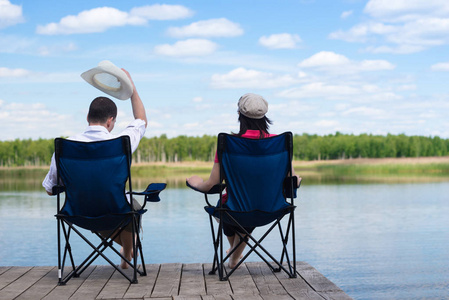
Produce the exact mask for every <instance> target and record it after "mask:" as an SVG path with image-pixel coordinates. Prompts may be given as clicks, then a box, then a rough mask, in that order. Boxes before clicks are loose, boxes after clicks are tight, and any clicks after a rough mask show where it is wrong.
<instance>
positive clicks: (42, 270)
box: [0, 267, 52, 299]
mask: <svg viewBox="0 0 449 300" xmlns="http://www.w3.org/2000/svg"><path fill="white" fill-rule="evenodd" d="M51 269H52V267H34V268H32V269H31V270H29V271H28V272H26V273H25V274H23V276H20V277H19V278H18V279H17V280H15V281H14V282H12V283H11V284H9V285H8V286H6V287H5V288H3V289H2V290H1V291H0V299H14V298H16V297H17V296H19V295H20V294H22V293H23V292H24V291H26V290H27V289H28V288H30V287H31V286H32V285H33V284H34V283H36V282H37V281H39V280H40V279H41V278H42V277H44V276H45V275H46V274H47V273H48V272H50V270H51Z"/></svg>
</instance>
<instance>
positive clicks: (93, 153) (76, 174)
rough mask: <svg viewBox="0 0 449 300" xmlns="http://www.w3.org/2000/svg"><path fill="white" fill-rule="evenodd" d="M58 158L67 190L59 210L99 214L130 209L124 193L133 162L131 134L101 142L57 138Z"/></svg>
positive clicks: (81, 214)
mask: <svg viewBox="0 0 449 300" xmlns="http://www.w3.org/2000/svg"><path fill="white" fill-rule="evenodd" d="M55 158H56V166H57V170H58V179H60V180H61V181H62V183H63V184H64V186H65V194H66V197H65V203H64V205H63V207H62V209H61V211H60V212H58V213H61V214H64V215H67V216H82V217H88V218H96V217H100V216H104V215H110V214H122V213H126V212H129V211H130V210H131V206H130V204H129V202H128V201H127V198H126V194H125V193H126V192H125V190H126V182H127V181H128V179H130V165H131V147H130V141H129V137H128V136H122V137H119V138H115V139H111V140H105V141H98V142H78V141H71V140H67V139H62V138H57V139H55ZM129 190H130V191H131V186H129Z"/></svg>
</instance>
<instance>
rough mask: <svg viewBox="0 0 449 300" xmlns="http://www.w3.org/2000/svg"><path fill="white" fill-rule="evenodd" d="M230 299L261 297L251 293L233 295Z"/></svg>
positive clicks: (239, 299)
mask: <svg viewBox="0 0 449 300" xmlns="http://www.w3.org/2000/svg"><path fill="white" fill-rule="evenodd" d="M232 299H234V300H263V298H262V297H261V296H260V295H251V294H239V295H233V296H232Z"/></svg>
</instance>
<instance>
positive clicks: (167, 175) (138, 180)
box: [0, 157, 449, 190]
mask: <svg viewBox="0 0 449 300" xmlns="http://www.w3.org/2000/svg"><path fill="white" fill-rule="evenodd" d="M212 164H213V163H212V162H200V161H194V162H182V163H145V164H133V166H132V176H133V182H135V187H138V188H142V187H145V184H147V182H149V180H150V181H151V182H167V183H169V184H170V185H172V186H179V187H182V186H184V182H185V179H186V178H187V177H190V176H191V175H199V176H201V177H203V178H207V177H208V176H209V174H210V170H211V168H212ZM293 166H294V168H295V171H296V173H297V174H299V175H300V176H301V177H302V178H303V179H304V183H306V182H307V183H308V184H315V183H370V182H387V183H396V182H431V181H432V182H435V181H449V157H420V158H384V159H346V160H322V161H294V162H293ZM47 171H48V167H47V166H45V167H15V168H6V167H0V188H1V189H2V190H8V189H10V188H14V189H16V188H19V189H23V188H25V187H28V188H25V189H40V188H41V185H40V184H41V182H42V179H43V178H44V177H45V174H46V173H47Z"/></svg>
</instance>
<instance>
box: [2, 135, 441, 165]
mask: <svg viewBox="0 0 449 300" xmlns="http://www.w3.org/2000/svg"><path fill="white" fill-rule="evenodd" d="M216 142H217V138H216V136H209V135H204V136H201V137H191V136H184V135H181V136H177V137H174V138H168V137H167V136H166V135H161V136H159V137H152V138H147V137H144V138H143V139H142V140H141V142H140V144H139V147H138V149H137V150H136V152H134V154H133V162H134V163H145V162H182V161H213V159H214V157H215V150H216ZM293 143H294V146H293V148H294V149H293V152H294V153H293V159H295V160H329V159H347V158H385V157H427V156H447V155H449V139H442V138H440V137H438V136H435V137H425V136H406V135H404V134H399V135H392V134H388V135H386V136H382V135H372V134H361V135H352V134H342V133H339V132H337V133H335V134H329V135H324V136H320V135H311V134H306V133H304V134H302V135H299V134H295V135H294V137H293ZM53 152H54V140H53V139H38V140H32V139H24V140H19V139H16V140H14V141H0V166H3V167H15V166H46V165H49V164H50V160H51V156H52V154H53Z"/></svg>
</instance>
